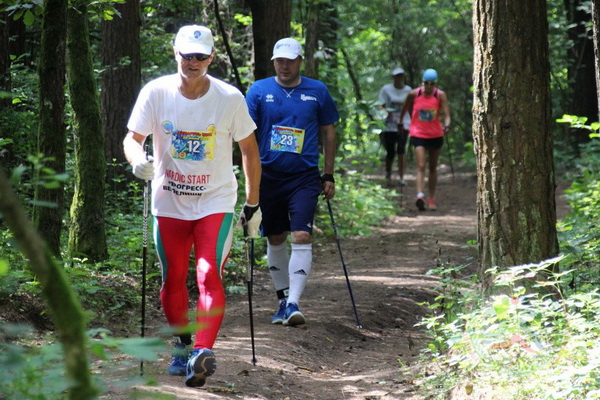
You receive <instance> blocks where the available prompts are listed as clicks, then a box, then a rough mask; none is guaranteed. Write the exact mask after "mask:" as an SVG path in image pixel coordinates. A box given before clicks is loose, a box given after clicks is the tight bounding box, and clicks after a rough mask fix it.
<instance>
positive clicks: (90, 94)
mask: <svg viewBox="0 0 600 400" xmlns="http://www.w3.org/2000/svg"><path fill="white" fill-rule="evenodd" d="M87 21H88V20H87V7H86V3H85V1H78V2H75V4H73V6H72V7H71V8H69V11H68V24H67V37H68V39H67V49H68V51H67V55H68V57H67V70H68V80H69V91H70V93H71V104H72V105H73V110H74V111H75V127H74V128H75V129H74V131H75V138H74V147H75V191H74V194H73V202H72V203H71V227H70V229H69V253H70V255H71V256H73V257H86V258H88V260H89V261H91V262H96V261H101V260H104V259H106V258H107V257H108V251H107V246H106V230H105V227H104V179H105V176H106V161H105V156H104V135H103V133H102V121H101V118H100V106H99V104H98V92H97V89H96V85H95V81H94V70H93V68H92V55H91V52H90V46H89V30H88V22H87Z"/></svg>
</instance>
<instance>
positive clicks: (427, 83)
mask: <svg viewBox="0 0 600 400" xmlns="http://www.w3.org/2000/svg"><path fill="white" fill-rule="evenodd" d="M423 84H424V85H425V86H435V82H431V81H425V82H423Z"/></svg>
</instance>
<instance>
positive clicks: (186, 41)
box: [174, 25, 214, 54]
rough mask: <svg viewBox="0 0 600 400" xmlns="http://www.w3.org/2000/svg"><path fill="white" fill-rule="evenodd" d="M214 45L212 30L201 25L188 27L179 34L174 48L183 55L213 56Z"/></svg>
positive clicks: (184, 27)
mask: <svg viewBox="0 0 600 400" xmlns="http://www.w3.org/2000/svg"><path fill="white" fill-rule="evenodd" d="M213 44H214V42H213V36H212V32H211V31H210V29H208V28H207V27H205V26H201V25H186V26H182V27H181V28H180V29H179V32H177V36H176V37H175V43H174V46H175V48H176V49H177V51H178V52H180V53H181V54H194V53H200V54H211V53H212V49H213Z"/></svg>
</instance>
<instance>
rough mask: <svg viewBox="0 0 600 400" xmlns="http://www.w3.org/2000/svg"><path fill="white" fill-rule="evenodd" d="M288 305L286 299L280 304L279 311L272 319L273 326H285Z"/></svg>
mask: <svg viewBox="0 0 600 400" xmlns="http://www.w3.org/2000/svg"><path fill="white" fill-rule="evenodd" d="M286 305H287V302H286V301H285V299H282V300H281V301H280V302H279V311H277V312H276V313H275V315H273V316H272V317H271V323H272V324H283V318H284V314H285V307H286Z"/></svg>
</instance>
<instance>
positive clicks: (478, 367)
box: [420, 258, 600, 400]
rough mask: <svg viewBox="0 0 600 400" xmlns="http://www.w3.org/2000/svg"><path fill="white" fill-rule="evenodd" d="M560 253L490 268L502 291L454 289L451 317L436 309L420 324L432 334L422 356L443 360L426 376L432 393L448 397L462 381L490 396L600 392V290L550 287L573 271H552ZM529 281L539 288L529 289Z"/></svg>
mask: <svg viewBox="0 0 600 400" xmlns="http://www.w3.org/2000/svg"><path fill="white" fill-rule="evenodd" d="M561 261H563V259H562V258H557V259H552V260H548V261H545V262H542V263H539V264H532V265H522V266H517V267H512V268H510V269H508V270H506V271H501V272H500V271H490V272H492V273H493V275H494V276H495V287H496V288H503V291H504V294H499V295H496V296H492V297H491V298H489V299H485V300H484V299H482V298H480V297H478V296H473V295H467V296H465V297H457V299H456V300H457V304H456V310H458V312H457V313H456V318H454V319H453V320H452V321H446V322H442V320H443V316H442V315H440V314H436V315H433V316H431V317H429V318H426V319H425V320H424V321H423V322H422V323H421V324H420V325H422V326H425V327H427V328H428V329H429V330H430V332H431V333H432V334H433V335H434V339H435V340H434V341H433V342H432V344H431V345H430V346H429V347H428V348H427V349H426V351H425V352H424V353H423V354H424V356H425V359H427V360H428V361H429V362H431V363H434V364H436V365H438V367H439V368H441V370H440V372H439V373H438V374H436V375H435V376H433V377H429V378H428V379H427V380H423V381H422V384H423V388H424V389H425V390H427V391H428V392H429V393H432V396H433V397H432V398H439V399H441V398H445V397H444V396H445V394H444V393H446V391H448V390H450V389H452V387H453V386H455V385H456V384H458V383H459V382H460V383H461V384H464V383H465V382H468V385H470V386H471V387H475V388H481V389H483V388H485V389H484V390H485V392H486V396H489V397H486V398H502V399H515V400H516V399H524V398H536V399H541V398H554V399H559V398H560V399H583V398H586V399H588V398H597V397H595V396H597V395H598V393H600V381H599V380H598V375H597V369H598V367H599V366H600V364H599V361H598V357H597V355H598V351H600V346H599V345H598V343H599V341H598V340H599V339H600V328H599V327H598V325H597V320H598V318H599V317H600V294H599V293H598V292H597V290H594V291H591V292H588V293H572V294H570V295H565V296H564V297H557V296H556V295H553V294H551V293H549V292H548V290H547V289H548V288H551V289H552V291H553V292H554V293H560V292H561V287H563V286H564V285H565V283H567V282H568V279H569V277H570V275H571V274H572V272H573V271H572V270H569V271H565V272H563V273H560V274H550V275H548V274H547V271H548V269H549V267H550V266H552V265H554V264H555V263H558V262H561ZM532 281H533V282H535V283H534V287H537V288H538V291H536V292H528V291H527V290H526V289H525V287H526V286H527V285H529V284H530V282H532ZM439 385H444V387H445V390H444V391H441V390H440V389H439ZM552 396H554V397H552ZM586 396H588V397H586Z"/></svg>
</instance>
